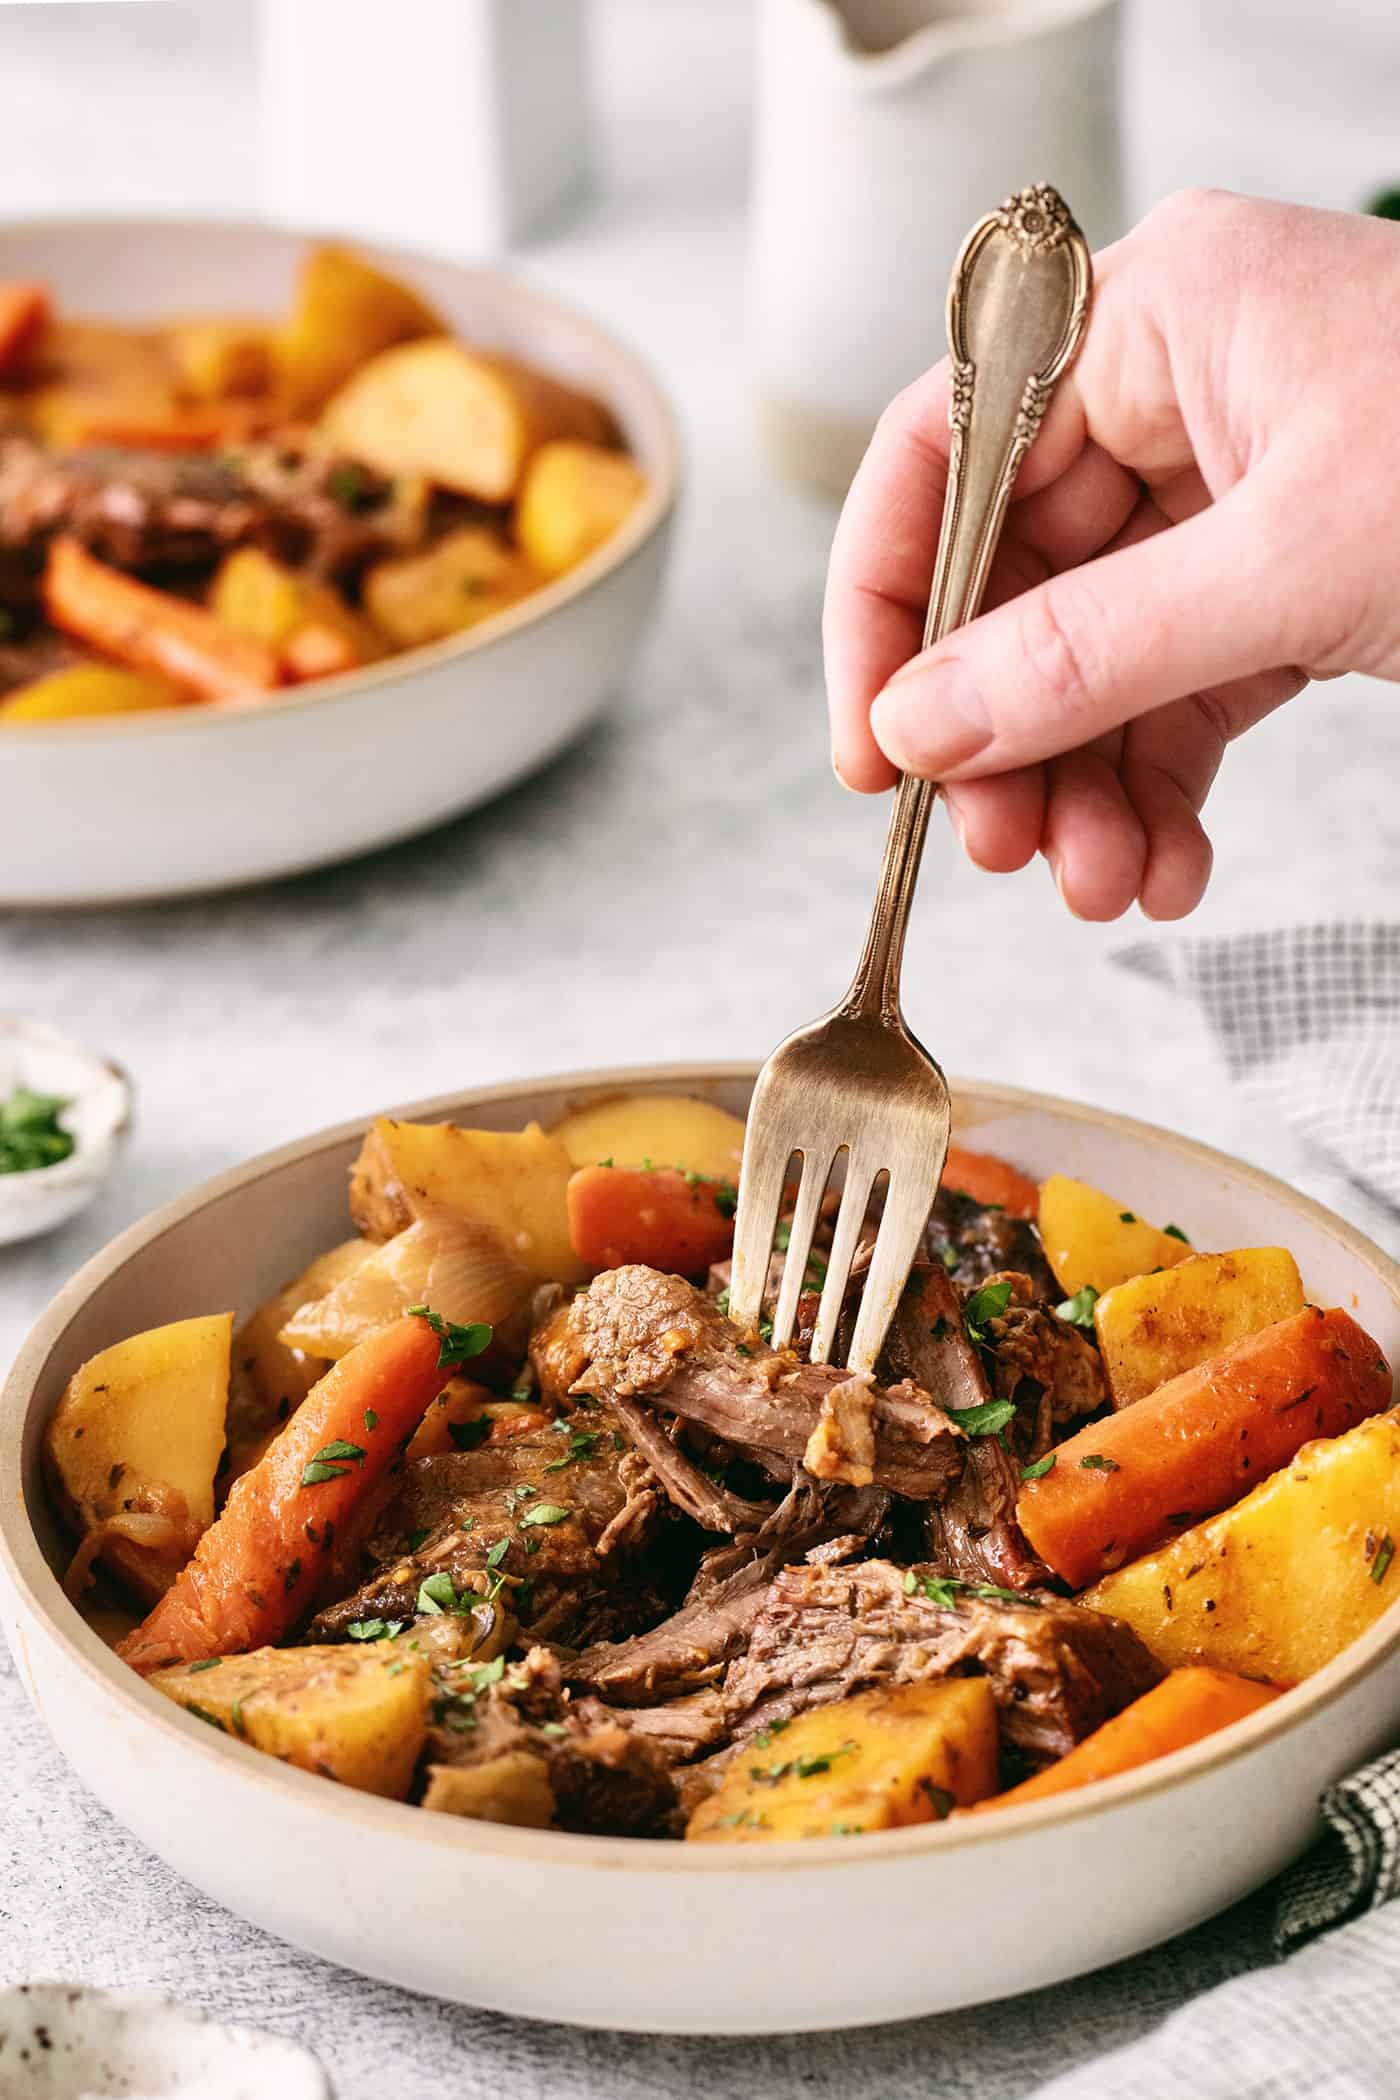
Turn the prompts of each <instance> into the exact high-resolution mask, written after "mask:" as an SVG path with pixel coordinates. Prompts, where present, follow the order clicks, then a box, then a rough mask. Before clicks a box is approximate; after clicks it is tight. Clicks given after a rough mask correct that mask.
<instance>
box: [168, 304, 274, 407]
mask: <svg viewBox="0 0 1400 2100" xmlns="http://www.w3.org/2000/svg"><path fill="white" fill-rule="evenodd" d="M168 341H169V345H170V361H171V364H172V365H173V366H174V369H175V384H176V386H177V387H178V389H179V391H180V392H181V393H182V394H184V395H186V396H188V398H189V399H190V400H193V401H227V400H229V399H230V398H231V397H236V396H239V395H244V394H265V393H267V391H268V389H269V388H270V387H271V385H272V379H273V348H272V330H271V329H270V328H269V327H268V325H267V323H266V321H262V320H259V319H256V318H254V317H245V318H243V319H241V320H229V319H209V320H197V321H178V322H176V323H175V324H174V326H173V327H172V328H171V330H170V333H169V337H168Z"/></svg>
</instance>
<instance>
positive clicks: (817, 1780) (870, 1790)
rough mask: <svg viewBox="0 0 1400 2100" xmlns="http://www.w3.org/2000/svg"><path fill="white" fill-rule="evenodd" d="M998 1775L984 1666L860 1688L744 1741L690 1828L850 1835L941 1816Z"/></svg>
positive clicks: (738, 1833)
mask: <svg viewBox="0 0 1400 2100" xmlns="http://www.w3.org/2000/svg"><path fill="white" fill-rule="evenodd" d="M996 1783H997V1718H996V1703H995V1701H994V1700H993V1698H992V1693H991V1687H990V1686H989V1684H988V1682H987V1680H986V1678H985V1677H949V1678H943V1679H941V1680H940V1681H939V1682H937V1683H924V1684H904V1685H898V1686H896V1687H895V1688H894V1689H893V1690H880V1691H874V1692H861V1693H859V1694H858V1695H857V1696H856V1697H855V1698H854V1699H842V1700H839V1701H838V1702H837V1703H836V1704H835V1705H834V1706H822V1707H818V1708H816V1709H815V1710H814V1711H813V1712H811V1713H805V1714H799V1715H798V1717H797V1719H796V1720H795V1721H792V1722H790V1723H789V1724H788V1726H787V1727H785V1728H781V1729H778V1728H770V1729H767V1730H765V1731H764V1732H763V1733H762V1734H760V1735H758V1736H756V1737H755V1738H754V1739H753V1741H752V1742H749V1743H743V1744H740V1746H739V1747H738V1749H736V1750H735V1751H734V1752H733V1753H732V1755H731V1756H730V1758H729V1760H728V1764H727V1767H726V1770H725V1774H724V1777H723V1778H722V1779H721V1780H720V1783H719V1785H718V1786H717V1787H716V1788H715V1790H714V1792H713V1793H712V1794H710V1795H709V1796H708V1797H707V1799H706V1800H704V1801H702V1802H701V1804H700V1806H699V1807H698V1808H697V1809H696V1810H695V1812H694V1814H693V1815H692V1816H691V1819H690V1822H689V1824H688V1825H687V1827H686V1833H685V1834H686V1836H687V1838H690V1839H693V1840H697V1841H701V1842H713V1841H715V1840H720V1841H722V1840H725V1839H729V1840H731V1841H743V1842H747V1843H754V1842H763V1841H767V1842H773V1841H775V1840H777V1839H779V1838H812V1837H854V1836H856V1835H857V1834H858V1833H859V1832H860V1831H864V1830H890V1829H893V1828H894V1827H895V1826H896V1825H898V1824H903V1823H929V1822H933V1821H935V1820H941V1819H942V1818H943V1817H944V1816H946V1815H949V1814H950V1813H951V1812H952V1810H953V1809H954V1808H966V1807H968V1806H970V1804H971V1803H972V1802H974V1801H981V1800H982V1799H984V1798H985V1796H986V1795H988V1794H990V1793H991V1792H992V1791H993V1789H994V1788H995V1786H996Z"/></svg>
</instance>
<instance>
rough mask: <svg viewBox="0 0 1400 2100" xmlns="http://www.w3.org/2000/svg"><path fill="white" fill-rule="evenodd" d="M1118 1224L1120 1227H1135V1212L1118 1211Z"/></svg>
mask: <svg viewBox="0 0 1400 2100" xmlns="http://www.w3.org/2000/svg"><path fill="white" fill-rule="evenodd" d="M1118 1222H1119V1224H1120V1225H1136V1223H1137V1212H1136V1211H1133V1210H1120V1211H1119V1213H1118Z"/></svg>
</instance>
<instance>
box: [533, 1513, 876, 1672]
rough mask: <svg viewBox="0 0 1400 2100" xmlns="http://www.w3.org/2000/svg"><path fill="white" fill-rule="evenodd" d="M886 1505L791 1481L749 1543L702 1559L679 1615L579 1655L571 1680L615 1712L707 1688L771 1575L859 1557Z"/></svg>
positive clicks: (737, 1649) (742, 1634)
mask: <svg viewBox="0 0 1400 2100" xmlns="http://www.w3.org/2000/svg"><path fill="white" fill-rule="evenodd" d="M889 1503H890V1498H889V1496H888V1495H886V1494H883V1493H881V1492H880V1490H878V1489H870V1488H866V1489H856V1490H852V1489H850V1488H838V1489H834V1490H833V1489H823V1488H820V1487H818V1486H817V1484H816V1482H815V1481H811V1480H808V1479H806V1478H805V1477H804V1476H801V1475H799V1477H798V1480H797V1482H796V1484H795V1485H794V1486H793V1488H792V1489H791V1491H790V1492H789V1493H788V1494H787V1496H785V1498H784V1499H783V1501H782V1502H781V1503H780V1504H779V1505H778V1507H777V1509H776V1510H775V1511H774V1512H773V1514H772V1516H771V1517H770V1518H769V1519H768V1520H767V1522H766V1523H765V1524H764V1525H763V1527H762V1529H761V1530H759V1531H758V1532H756V1533H755V1534H754V1535H753V1537H752V1538H749V1539H744V1540H739V1541H731V1543H730V1544H728V1545H726V1546H716V1547H715V1548H714V1549H713V1551H712V1552H710V1553H707V1554H706V1555H705V1557H704V1559H703V1560H702V1561H701V1563H700V1566H699V1569H698V1570H697V1572H696V1575H695V1580H694V1581H693V1582H692V1584H691V1586H690V1591H689V1594H688V1595H687V1597H686V1599H685V1602H684V1603H683V1604H682V1606H681V1608H680V1610H679V1611H678V1612H675V1613H673V1614H672V1616H671V1617H670V1618H668V1619H665V1620H663V1621H662V1623H661V1624H660V1625H659V1626H654V1627H652V1629H651V1631H650V1632H648V1633H643V1634H638V1635H636V1636H634V1637H633V1638H632V1639H631V1640H627V1641H604V1642H599V1643H598V1644H596V1645H595V1646H594V1647H591V1648H586V1649H585V1650H584V1652H583V1654H582V1655H580V1656H579V1657H578V1658H577V1659H576V1660H575V1661H574V1662H572V1663H571V1664H570V1665H569V1666H568V1674H569V1677H570V1679H571V1680H572V1681H573V1682H574V1683H575V1684H582V1685H586V1686H588V1687H589V1688H590V1689H591V1690H593V1691H596V1692H598V1693H599V1694H600V1695H601V1696H602V1697H603V1698H604V1699H608V1700H611V1701H615V1702H616V1703H617V1704H618V1705H619V1706H652V1705H655V1704H656V1703H657V1702H658V1701H661V1700H666V1699H673V1698H677V1697H680V1696H682V1695H683V1694H685V1693H689V1692H694V1691H698V1690H701V1689H703V1688H704V1687H705V1686H707V1685H711V1684H714V1683H715V1682H716V1680H717V1679H718V1677H719V1675H720V1673H721V1671H722V1670H723V1668H724V1666H725V1664H726V1663H727V1662H728V1661H729V1660H730V1658H731V1657H733V1656H735V1655H738V1654H740V1653H741V1652H742V1650H743V1647H744V1644H745V1642H746V1641H747V1640H748V1637H749V1632H750V1629H751V1628H752V1626H753V1623H754V1620H755V1619H756V1618H757V1616H758V1613H759V1611H760V1609H761V1608H762V1605H763V1599H764V1596H765V1594H766V1592H767V1588H768V1584H769V1583H770V1582H771V1581H772V1579H773V1577H774V1575H775V1574H776V1573H777V1572H778V1570H779V1569H780V1568H783V1567H786V1566H787V1564H788V1563H789V1562H790V1561H793V1560H797V1559H800V1558H801V1557H802V1555H803V1554H807V1553H812V1554H816V1553H821V1554H825V1555H827V1556H830V1555H832V1554H833V1553H839V1554H840V1555H841V1556H842V1557H843V1558H844V1557H847V1556H849V1555H851V1554H855V1553H859V1552H862V1551H864V1550H865V1549H866V1548H867V1547H868V1544H869V1541H870V1539H871V1538H873V1537H874V1536H875V1534H876V1533H877V1532H878V1531H879V1529H880V1526H881V1524H882V1523H883V1522H884V1518H885V1514H886V1512H887V1510H888V1508H889Z"/></svg>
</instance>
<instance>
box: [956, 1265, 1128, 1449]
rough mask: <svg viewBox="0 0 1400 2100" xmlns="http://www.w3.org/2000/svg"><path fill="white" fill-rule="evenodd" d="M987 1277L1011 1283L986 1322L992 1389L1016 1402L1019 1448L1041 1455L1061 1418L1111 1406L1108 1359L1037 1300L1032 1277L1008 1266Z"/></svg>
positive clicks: (990, 1280) (1068, 1419) (1064, 1420)
mask: <svg viewBox="0 0 1400 2100" xmlns="http://www.w3.org/2000/svg"><path fill="white" fill-rule="evenodd" d="M988 1281H989V1282H990V1283H992V1284H994V1285H995V1284H998V1283H1001V1284H1007V1285H1009V1286H1010V1295H1009V1297H1008V1299H1007V1304H1006V1309H1005V1311H1004V1312H1001V1313H994V1314H992V1315H991V1316H990V1317H989V1318H987V1319H986V1320H985V1322H984V1323H983V1324H982V1327H981V1332H982V1333H983V1335H984V1337H985V1339H984V1342H983V1349H984V1353H985V1356H986V1360H987V1363H988V1365H989V1367H990V1370H991V1375H992V1388H993V1391H994V1392H995V1393H996V1394H997V1396H998V1397H999V1398H1000V1399H1003V1400H1014V1401H1015V1402H1016V1404H1017V1421H1018V1431H1019V1432H1020V1435H1019V1440H1018V1446H1017V1448H1018V1449H1020V1450H1021V1451H1022V1452H1023V1454H1024V1455H1025V1456H1026V1457H1028V1458H1039V1457H1040V1456H1041V1455H1042V1453H1044V1452H1045V1451H1048V1450H1049V1448H1050V1445H1051V1443H1052V1442H1053V1431H1054V1430H1055V1429H1056V1428H1058V1427H1059V1426H1060V1425H1061V1424H1062V1423H1065V1422H1072V1421H1074V1420H1076V1419H1077V1418H1078V1417H1079V1416H1081V1415H1093V1414H1097V1413H1098V1411H1099V1409H1100V1408H1101V1407H1106V1406H1107V1405H1108V1381H1107V1379H1106V1378H1105V1377H1104V1369H1103V1358H1102V1357H1101V1356H1100V1355H1099V1352H1098V1350H1097V1349H1096V1348H1095V1346H1094V1344H1093V1343H1092V1342H1091V1341H1090V1340H1089V1339H1088V1338H1087V1336H1086V1335H1084V1334H1081V1332H1080V1330H1079V1329H1078V1328H1077V1327H1075V1326H1074V1325H1073V1324H1072V1323H1071V1322H1070V1321H1068V1320H1062V1319H1061V1318H1060V1317H1059V1315H1058V1313H1056V1312H1055V1310H1054V1308H1053V1307H1052V1306H1049V1305H1045V1304H1042V1303H1040V1302H1039V1301H1038V1300H1037V1298H1036V1295H1035V1285H1034V1282H1033V1279H1032V1278H1031V1277H1029V1276H1027V1275H1024V1274H1020V1273H1017V1272H1015V1271H1008V1272H1006V1273H1005V1274H1003V1275H1000V1276H993V1277H990V1278H989V1279H988Z"/></svg>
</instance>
